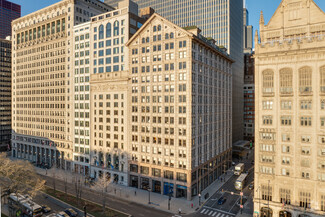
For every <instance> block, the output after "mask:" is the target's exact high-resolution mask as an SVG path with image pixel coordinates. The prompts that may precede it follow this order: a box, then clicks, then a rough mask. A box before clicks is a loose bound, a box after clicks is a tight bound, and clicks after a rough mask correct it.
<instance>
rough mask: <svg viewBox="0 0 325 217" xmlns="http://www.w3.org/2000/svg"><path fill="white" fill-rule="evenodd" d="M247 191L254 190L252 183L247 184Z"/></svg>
mask: <svg viewBox="0 0 325 217" xmlns="http://www.w3.org/2000/svg"><path fill="white" fill-rule="evenodd" d="M248 189H249V190H253V189H254V182H252V183H250V184H249V186H248Z"/></svg>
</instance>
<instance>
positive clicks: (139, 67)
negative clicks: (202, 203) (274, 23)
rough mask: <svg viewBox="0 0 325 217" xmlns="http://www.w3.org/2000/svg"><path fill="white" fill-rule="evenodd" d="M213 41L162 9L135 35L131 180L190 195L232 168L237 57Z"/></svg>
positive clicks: (131, 42)
mask: <svg viewBox="0 0 325 217" xmlns="http://www.w3.org/2000/svg"><path fill="white" fill-rule="evenodd" d="M214 43H215V41H214V40H213V39H206V38H205V37H203V36H202V35H201V34H200V30H199V29H198V28H197V27H193V26H192V27H188V28H184V29H183V28H181V27H179V26H177V25H175V24H174V23H172V22H170V21H168V20H167V19H165V18H163V17H161V16H160V15H158V14H156V13H155V14H153V15H152V16H151V17H150V18H149V20H148V21H146V23H145V24H144V25H143V26H142V28H141V29H140V30H139V31H138V32H137V33H136V34H135V35H134V36H133V37H132V38H131V39H130V40H129V41H128V43H127V46H128V47H129V56H130V58H129V61H130V66H129V67H130V68H129V76H130V87H129V89H130V91H131V93H130V99H129V101H130V109H129V112H130V115H129V117H130V126H129V140H130V143H129V156H130V158H131V159H130V165H129V167H130V169H129V170H130V178H129V182H130V185H131V186H132V187H137V188H141V189H151V191H152V192H155V193H160V194H164V195H171V196H174V197H185V198H187V199H191V198H192V197H193V196H196V195H198V194H200V193H201V192H202V190H204V189H205V188H206V187H207V186H208V185H209V184H211V183H212V182H213V181H214V180H216V179H217V178H218V177H219V176H220V175H221V174H222V172H223V171H224V169H226V168H228V166H229V163H230V160H231V145H232V144H231V120H232V118H231V117H232V112H231V94H232V91H231V90H232V63H233V61H232V60H231V59H230V58H229V56H228V55H227V54H226V53H224V52H223V50H222V49H220V48H219V47H217V46H216V45H215V44H214Z"/></svg>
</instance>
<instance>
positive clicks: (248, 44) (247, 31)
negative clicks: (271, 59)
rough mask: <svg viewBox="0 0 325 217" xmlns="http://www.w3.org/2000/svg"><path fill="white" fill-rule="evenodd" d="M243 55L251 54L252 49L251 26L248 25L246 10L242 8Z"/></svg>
mask: <svg viewBox="0 0 325 217" xmlns="http://www.w3.org/2000/svg"><path fill="white" fill-rule="evenodd" d="M243 16H244V19H243V20H244V53H249V54H250V53H251V52H252V49H253V26H251V25H248V24H249V21H248V16H249V13H248V10H247V8H245V7H244V14H243Z"/></svg>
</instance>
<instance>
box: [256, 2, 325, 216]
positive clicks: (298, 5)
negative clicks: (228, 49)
mask: <svg viewBox="0 0 325 217" xmlns="http://www.w3.org/2000/svg"><path fill="white" fill-rule="evenodd" d="M324 34H325V14H324V12H323V11H321V9H320V8H319V7H318V6H317V5H316V4H315V3H314V1H312V0H283V1H282V2H281V4H280V6H279V7H278V9H277V10H276V12H275V14H274V15H273V17H272V18H271V20H270V21H269V23H268V24H266V25H265V23H264V18H263V14H261V18H260V35H258V34H257V33H256V35H255V82H256V83H255V84H256V85H255V88H256V89H255V91H256V106H255V111H256V116H255V117H256V119H255V148H256V150H255V151H256V154H255V162H256V164H255V195H254V209H255V215H256V216H258V213H259V214H260V216H275V217H278V216H283V217H285V216H286V217H289V216H297V217H301V216H324V215H325V39H324Z"/></svg>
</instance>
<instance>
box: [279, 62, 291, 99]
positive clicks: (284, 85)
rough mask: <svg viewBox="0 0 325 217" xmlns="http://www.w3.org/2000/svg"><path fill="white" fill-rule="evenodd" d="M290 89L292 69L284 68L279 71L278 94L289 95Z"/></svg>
mask: <svg viewBox="0 0 325 217" xmlns="http://www.w3.org/2000/svg"><path fill="white" fill-rule="evenodd" d="M292 92H293V88H292V69H290V68H284V69H281V70H280V93H281V94H291V93H292Z"/></svg>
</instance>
